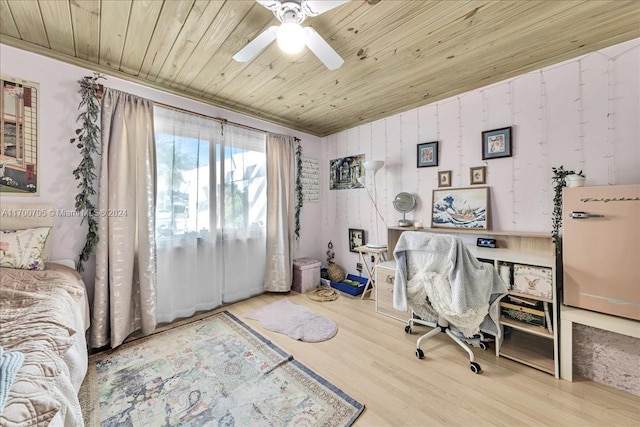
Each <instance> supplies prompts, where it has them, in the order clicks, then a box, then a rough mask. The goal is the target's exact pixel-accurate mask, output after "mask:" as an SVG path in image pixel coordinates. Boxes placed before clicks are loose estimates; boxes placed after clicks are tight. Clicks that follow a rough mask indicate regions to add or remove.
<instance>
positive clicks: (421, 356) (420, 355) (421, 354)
mask: <svg viewBox="0 0 640 427" xmlns="http://www.w3.org/2000/svg"><path fill="white" fill-rule="evenodd" d="M416 357H417V358H418V359H424V351H422V350H421V349H419V348H418V349H416Z"/></svg>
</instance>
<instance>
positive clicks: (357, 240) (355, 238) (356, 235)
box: [349, 228, 365, 252]
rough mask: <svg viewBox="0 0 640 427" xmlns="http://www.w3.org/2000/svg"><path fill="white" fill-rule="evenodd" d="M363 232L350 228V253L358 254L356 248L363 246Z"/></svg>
mask: <svg viewBox="0 0 640 427" xmlns="http://www.w3.org/2000/svg"><path fill="white" fill-rule="evenodd" d="M364 244H365V241H364V230H360V229H358V228H350V229H349V250H350V251H351V252H358V251H356V248H357V247H359V246H364Z"/></svg>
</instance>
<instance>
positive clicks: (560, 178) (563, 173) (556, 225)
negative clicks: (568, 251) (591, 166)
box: [551, 166, 584, 252]
mask: <svg viewBox="0 0 640 427" xmlns="http://www.w3.org/2000/svg"><path fill="white" fill-rule="evenodd" d="M551 170H552V171H553V178H552V180H553V215H552V218H551V219H552V222H553V230H552V231H551V237H553V243H555V245H556V252H560V228H561V227H562V189H563V188H564V187H566V186H567V176H569V175H580V176H584V175H582V171H580V172H577V173H576V172H574V171H572V170H565V169H564V166H560V167H557V168H551Z"/></svg>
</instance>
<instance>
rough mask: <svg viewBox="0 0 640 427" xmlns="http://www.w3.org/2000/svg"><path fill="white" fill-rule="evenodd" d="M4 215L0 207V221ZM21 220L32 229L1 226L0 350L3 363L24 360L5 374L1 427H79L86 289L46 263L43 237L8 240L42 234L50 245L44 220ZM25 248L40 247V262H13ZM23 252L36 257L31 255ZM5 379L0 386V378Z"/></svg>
mask: <svg viewBox="0 0 640 427" xmlns="http://www.w3.org/2000/svg"><path fill="white" fill-rule="evenodd" d="M30 206H32V205H30ZM34 206H35V205H34ZM23 207H24V205H23ZM33 209H36V208H33ZM6 212H7V206H5V204H4V203H3V205H2V213H3V214H5V213H6ZM26 219H27V220H31V221H27V224H25V223H24V220H25V218H23V219H22V222H20V223H19V224H17V225H16V224H15V223H14V222H12V221H7V220H6V217H5V216H3V217H2V218H0V221H1V225H2V230H1V231H0V233H1V234H0V266H1V267H0V348H1V349H2V351H3V352H4V354H5V355H7V354H9V355H17V356H20V355H24V359H23V362H22V363H21V364H19V368H17V369H15V370H14V371H13V373H12V379H13V381H11V383H10V386H9V387H8V388H7V387H5V390H4V392H5V393H6V391H7V390H8V394H5V395H6V398H5V401H4V405H3V408H1V410H0V425H1V426H3V427H4V426H7V427H13V426H54V427H58V426H73V427H75V426H83V425H84V422H83V419H82V413H81V411H80V403H79V401H78V392H79V390H80V385H81V384H82V381H83V379H84V377H85V375H86V372H87V361H88V353H87V344H86V339H85V333H86V330H87V329H88V327H89V309H88V301H87V296H86V290H85V286H84V283H83V281H82V277H81V276H80V275H79V274H78V273H77V272H76V271H75V270H74V269H73V262H72V261H71V262H70V261H46V258H47V256H48V253H47V252H48V251H46V250H44V242H43V241H42V236H38V235H36V237H37V238H32V239H30V240H27V239H26V238H25V237H24V236H23V235H20V236H22V239H20V238H14V237H13V235H14V234H18V233H22V232H27V231H30V232H32V233H33V232H34V231H33V230H42V229H47V228H48V231H47V236H46V237H45V240H47V241H50V239H51V236H50V235H49V234H50V231H51V226H46V225H45V226H44V227H43V226H42V225H43V221H44V220H46V219H47V218H36V219H35V221H34V218H26ZM52 219H53V218H49V220H52ZM45 222H46V221H45ZM25 225H28V226H29V227H28V228H25ZM9 230H11V231H9ZM15 230H18V231H15ZM32 237H33V236H32ZM12 238H13V239H14V240H11V239H12ZM31 241H39V242H40V243H42V245H41V246H42V253H41V258H40V259H39V260H35V261H34V260H33V259H30V260H29V262H28V263H27V264H26V265H24V264H22V265H21V264H20V263H18V258H19V256H18V255H19V254H18V255H15V254H10V251H11V249H12V248H13V247H16V246H18V244H20V250H21V253H22V252H28V251H24V250H23V249H24V246H25V242H31ZM7 242H9V243H7ZM16 242H18V243H16ZM12 243H13V244H12ZM36 246H37V245H36ZM29 251H31V252H30V253H31V254H33V253H35V252H33V250H32V248H31V249H29ZM8 254H9V255H11V256H8ZM13 264H15V265H13ZM7 265H9V266H10V267H7ZM29 268H37V269H35V270H33V269H29ZM20 357H22V356H20ZM4 374H5V375H4V377H5V380H6V378H7V377H8V375H7V371H4ZM1 383H2V381H1V380H0V391H3V390H2V389H1V388H2V384H1ZM0 397H2V396H1V395H0Z"/></svg>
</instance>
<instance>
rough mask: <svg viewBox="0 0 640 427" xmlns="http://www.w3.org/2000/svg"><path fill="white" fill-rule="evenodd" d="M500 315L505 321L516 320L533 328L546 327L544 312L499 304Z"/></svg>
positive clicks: (503, 303)
mask: <svg viewBox="0 0 640 427" xmlns="http://www.w3.org/2000/svg"><path fill="white" fill-rule="evenodd" d="M500 313H501V314H502V315H503V316H505V317H506V318H507V319H511V320H517V321H518V322H523V323H527V324H529V325H534V326H546V322H545V315H544V311H542V310H536V309H533V308H529V307H523V306H521V305H516V304H509V303H506V302H501V303H500Z"/></svg>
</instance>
